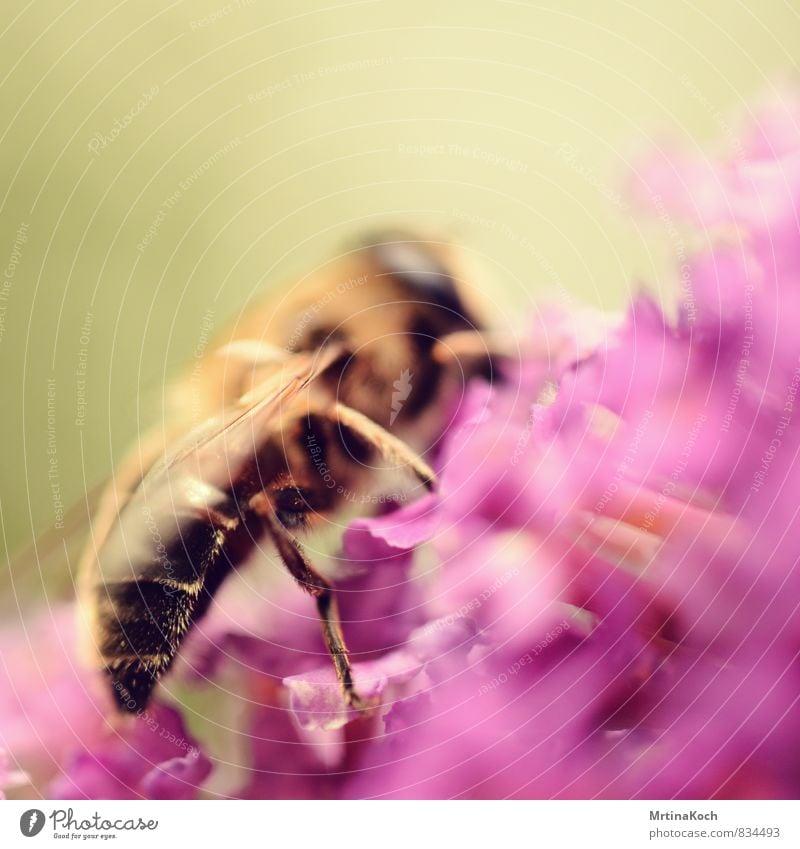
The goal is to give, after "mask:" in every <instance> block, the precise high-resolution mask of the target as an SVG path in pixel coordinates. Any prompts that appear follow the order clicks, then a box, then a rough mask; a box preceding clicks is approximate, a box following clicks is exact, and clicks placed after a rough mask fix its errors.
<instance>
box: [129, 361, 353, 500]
mask: <svg viewBox="0 0 800 849" xmlns="http://www.w3.org/2000/svg"><path fill="white" fill-rule="evenodd" d="M346 353H347V352H346V350H345V349H344V348H343V347H342V346H339V345H329V346H326V347H324V348H321V349H319V350H317V351H314V352H310V353H299V354H287V356H286V358H285V360H284V361H283V362H282V363H280V364H278V365H276V369H275V371H273V372H272V374H271V375H270V376H269V377H268V378H267V379H266V380H264V381H263V382H262V383H261V384H259V385H257V386H255V387H254V388H253V389H251V390H249V391H248V392H247V393H246V394H245V395H243V396H242V397H241V398H240V399H239V400H238V402H237V403H236V404H235V405H234V406H232V407H229V408H228V409H226V410H224V411H223V413H222V414H221V415H220V416H219V417H218V418H214V419H211V420H209V421H207V422H205V423H204V424H202V425H201V426H200V427H199V428H197V429H195V430H194V431H193V432H192V433H190V434H188V435H187V436H186V437H185V438H183V439H182V440H180V441H179V442H178V443H176V444H175V446H174V447H173V449H172V450H171V451H170V452H169V453H168V454H167V455H166V456H165V457H164V458H163V460H162V461H161V462H160V463H157V464H156V465H155V466H154V467H153V469H152V470H151V471H150V473H149V474H148V475H147V476H146V477H145V479H144V481H143V484H144V485H145V486H147V487H148V488H149V487H150V486H151V485H153V484H155V483H156V482H157V481H158V480H160V479H164V478H165V477H168V478H170V479H172V480H173V481H174V480H175V479H176V478H179V477H180V476H181V475H182V474H188V475H191V476H192V477H193V478H194V479H196V480H197V481H203V482H204V483H205V484H207V485H210V486H212V487H215V488H220V489H227V488H228V487H229V486H230V485H231V484H232V483H235V482H236V480H237V478H238V474H239V472H240V471H241V469H242V467H243V466H244V465H245V464H247V463H249V462H250V461H251V460H252V459H253V457H254V454H255V453H256V452H257V450H258V447H259V445H260V444H261V442H262V441H263V434H265V433H266V432H267V431H268V430H269V427H270V424H271V423H272V422H273V421H275V420H277V419H278V418H279V417H280V414H281V411H282V410H283V409H284V408H285V407H286V406H287V405H288V404H290V403H291V402H292V401H293V400H294V399H295V398H296V397H297V396H298V395H299V394H300V393H301V392H302V391H303V390H304V389H305V388H306V387H307V386H308V385H309V384H310V383H311V382H312V381H314V380H315V379H316V378H317V377H319V376H320V375H321V374H322V373H323V372H325V371H326V370H327V369H328V368H330V367H331V366H332V365H333V364H334V363H335V362H337V361H338V360H340V359H341V358H342V357H343V356H345V355H346Z"/></svg>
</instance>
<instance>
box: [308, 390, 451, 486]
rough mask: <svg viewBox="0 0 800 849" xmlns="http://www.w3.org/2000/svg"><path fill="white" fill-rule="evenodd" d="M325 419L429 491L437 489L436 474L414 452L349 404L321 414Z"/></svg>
mask: <svg viewBox="0 0 800 849" xmlns="http://www.w3.org/2000/svg"><path fill="white" fill-rule="evenodd" d="M320 412H321V413H322V415H325V416H327V417H329V418H332V419H333V420H334V421H335V422H336V423H337V424H338V425H340V426H341V427H346V428H350V430H352V431H353V432H354V433H356V434H357V435H358V436H360V437H361V438H362V439H363V440H365V441H366V442H368V443H369V444H370V445H371V446H372V447H373V448H375V449H376V450H377V451H378V452H379V453H380V455H381V457H383V459H384V460H386V461H387V462H388V463H394V464H395V465H397V466H405V467H407V468H409V469H411V471H412V472H413V473H414V474H415V475H416V476H417V478H418V479H419V480H420V481H421V482H422V483H423V484H424V485H425V488H426V489H428V490H433V489H435V488H436V484H437V480H436V473H435V472H434V471H433V469H432V468H431V467H430V466H429V465H428V464H427V463H426V462H425V461H424V460H423V459H422V457H420V456H419V454H417V453H416V452H415V451H413V450H412V449H411V448H410V447H409V446H408V445H406V443H405V442H403V440H402V439H398V438H397V437H396V436H395V435H394V434H391V433H389V431H388V430H386V429H385V428H383V427H381V426H380V425H379V424H378V423H377V422H374V421H373V420H372V419H371V418H369V417H368V416H365V415H364V414H363V413H359V412H358V410H354V409H353V408H352V407H348V406H347V405H346V404H341V403H339V402H337V403H336V404H334V405H333V410H332V411H330V410H325V411H320Z"/></svg>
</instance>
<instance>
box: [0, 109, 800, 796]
mask: <svg viewBox="0 0 800 849" xmlns="http://www.w3.org/2000/svg"><path fill="white" fill-rule="evenodd" d="M636 173H637V179H636V181H635V183H634V185H632V186H631V194H632V195H633V197H634V198H635V199H636V200H637V201H638V202H639V203H640V204H641V206H642V207H647V208H649V210H650V213H651V214H652V215H653V216H654V219H655V220H657V221H660V222H662V223H665V224H666V225H667V226H668V227H669V229H670V231H671V232H677V228H678V227H684V228H686V230H687V234H691V239H692V243H693V244H696V248H694V249H693V250H692V251H691V252H687V255H686V256H681V258H680V262H679V263H678V267H677V268H676V269H675V273H676V278H678V279H679V280H680V296H679V298H678V302H677V304H676V306H677V312H676V314H675V317H674V318H671V317H670V316H669V315H667V314H665V313H664V312H663V311H662V310H661V308H660V307H659V306H657V305H656V303H655V301H654V300H653V299H652V298H651V297H649V296H647V295H644V294H642V295H639V296H637V297H636V298H635V299H634V301H633V303H632V304H631V305H630V308H629V309H628V311H627V313H626V315H625V316H624V317H622V318H620V319H619V320H618V321H616V322H614V323H613V325H612V326H611V327H610V328H609V322H608V319H607V318H606V317H601V316H588V317H587V315H586V314H585V313H581V314H570V313H561V312H559V311H556V310H546V311H541V312H539V313H537V314H536V316H535V318H534V320H533V322H532V326H531V327H530V328H529V333H528V337H529V338H530V339H531V340H532V341H531V342H530V344H528V345H527V348H526V352H525V355H524V356H523V358H522V360H521V361H520V363H519V364H517V365H515V366H514V367H513V368H512V367H509V368H508V369H507V373H506V374H505V375H504V380H503V381H501V382H497V383H495V384H494V385H492V386H490V385H488V384H486V383H484V382H482V381H477V382H475V383H473V384H471V385H470V386H469V387H468V389H467V393H466V395H465V397H464V398H463V399H462V402H461V404H460V406H459V409H458V411H457V412H456V414H455V415H454V418H453V422H452V425H451V427H450V428H449V430H448V432H447V434H446V435H445V438H444V440H443V442H442V445H441V446H440V450H439V452H438V454H437V456H436V458H435V463H436V465H437V471H438V473H439V476H440V481H441V486H440V488H439V490H438V491H437V492H436V493H435V494H431V495H427V496H425V497H422V498H420V499H418V500H415V501H414V502H413V503H410V504H408V505H405V506H398V505H388V506H387V509H386V510H385V511H384V512H382V514H381V515H378V516H376V517H373V518H368V519H357V520H355V521H353V522H352V523H351V524H350V525H349V527H348V528H347V529H346V532H345V533H344V537H343V540H342V543H341V552H340V563H341V564H343V565H341V568H340V578H339V580H338V581H337V590H338V594H339V598H340V607H341V618H342V621H343V625H344V630H345V633H346V635H347V638H348V642H349V645H350V648H351V650H352V654H353V659H354V662H355V679H356V684H357V687H358V690H359V692H360V694H361V695H362V696H363V697H365V698H367V699H369V700H370V701H371V703H372V704H373V706H374V707H373V709H372V710H371V711H370V712H368V713H367V714H359V713H357V712H355V711H354V710H352V709H350V708H348V707H347V706H346V705H345V704H344V702H343V700H342V696H341V692H340V688H339V686H338V684H337V682H336V680H335V676H334V673H333V671H332V669H331V666H330V664H329V662H328V661H327V659H326V657H325V652H324V648H323V645H322V641H321V638H320V635H319V632H318V626H317V623H316V621H315V618H314V614H313V610H312V609H311V606H309V604H308V599H307V598H305V597H304V596H303V595H302V594H300V593H298V592H297V591H296V588H295V587H293V586H292V585H291V582H290V581H289V579H288V578H286V577H284V576H282V575H281V574H280V573H278V572H277V571H276V572H275V574H271V575H269V576H268V578H267V579H266V580H267V586H266V587H257V586H255V585H254V583H253V581H254V579H249V578H247V577H246V576H242V577H241V578H240V580H239V582H238V583H236V584H234V585H232V586H231V587H229V588H226V589H225V590H224V592H223V594H222V596H221V597H220V600H219V603H218V604H217V605H216V606H215V609H214V610H213V611H212V613H211V614H210V615H209V617H208V618H207V619H206V620H204V622H203V623H201V625H200V626H199V627H198V629H197V631H196V633H195V634H193V636H192V638H191V640H190V642H189V644H188V645H187V648H186V651H185V652H184V655H183V658H182V660H181V665H180V667H179V669H178V670H176V673H175V674H174V675H173V676H172V677H171V678H170V679H168V680H167V682H166V684H165V686H164V688H163V690H162V693H161V695H160V696H159V698H160V699H161V700H162V701H163V702H167V701H170V702H172V703H173V704H176V703H182V704H183V717H182V716H181V714H180V713H179V712H178V710H177V709H176V708H174V707H168V706H167V704H166V703H160V704H155V705H154V706H153V707H152V711H151V713H149V714H143V715H142V716H139V717H137V718H135V719H133V720H131V721H130V722H127V723H120V722H117V721H113V722H112V721H109V720H108V719H107V718H106V717H107V716H108V715H109V711H108V704H107V702H106V697H105V696H104V695H103V694H102V693H101V692H99V691H98V690H97V689H96V687H95V683H94V682H93V681H92V680H91V679H90V678H87V677H86V674H85V673H84V672H82V671H81V670H80V668H79V666H78V664H77V663H76V661H75V660H74V653H73V651H72V648H71V645H70V641H71V639H72V638H71V633H72V629H71V623H70V620H69V619H68V618H65V617H68V616H69V615H70V613H69V611H65V612H57V613H56V614H54V613H53V612H52V611H48V612H47V614H46V615H43V616H42V617H41V619H40V621H38V622H36V623H31V622H29V623H27V626H26V632H25V635H24V636H23V637H22V638H20V637H19V635H15V634H12V633H7V634H4V635H2V637H0V639H2V641H3V658H4V661H5V662H4V664H3V665H2V666H0V679H5V680H0V745H2V746H3V747H5V748H6V749H7V750H8V751H9V752H10V753H11V755H12V756H13V757H14V759H15V761H16V762H17V763H18V764H20V765H21V766H22V767H23V768H24V769H25V770H26V771H27V772H28V773H29V774H30V776H31V781H33V782H34V783H35V785H36V787H37V788H38V789H39V791H40V792H43V793H45V794H46V795H51V796H55V797H59V798H75V797H77V798H83V797H89V798H109V797H114V798H140V797H145V798H188V797H191V796H203V795H206V796H214V795H218V796H235V797H240V798H286V797H292V798H554V797H557V798H636V797H639V798H681V797H683V798H711V797H749V798H752V797H762V796H763V797H771V798H797V795H798V793H800V767H799V766H798V760H797V758H796V756H795V755H794V747H795V746H796V741H797V739H800V698H798V692H800V667H798V663H797V657H798V652H800V616H798V610H797V608H798V605H800V566H798V563H800V464H798V463H797V458H798V452H799V451H800V400H798V390H799V389H800V341H798V340H800V336H799V335H798V334H797V331H796V329H795V328H794V327H793V322H794V320H795V317H796V316H798V315H800V223H799V222H800V217H798V208H799V207H800V204H798V202H800V98H798V97H796V96H794V95H793V94H791V93H789V94H784V95H782V96H781V97H779V98H776V99H775V100H774V101H771V102H769V103H767V104H766V105H765V106H764V108H763V109H762V111H761V112H759V113H757V115H756V119H755V120H754V121H753V123H752V125H751V126H750V127H749V128H748V129H747V130H746V132H745V136H744V139H743V141H742V143H741V145H740V146H739V148H738V149H737V151H736V152H735V155H732V156H730V157H723V158H720V159H716V160H713V161H710V160H707V159H705V158H703V157H700V156H692V155H690V154H688V153H684V152H682V151H680V150H677V151H675V150H672V151H671V152H670V153H669V154H668V155H667V154H664V153H663V152H658V153H657V154H653V155H648V156H646V157H644V158H643V160H642V161H641V162H640V163H639V167H638V168H637V169H636ZM643 214H646V213H643ZM686 239H687V241H689V239H690V235H687V237H686ZM526 338H527V337H526ZM262 591H263V592H262ZM259 595H262V596H263V597H262V598H259ZM43 646H46V647H47V648H46V650H43ZM184 721H186V722H188V723H189V724H190V725H191V726H192V728H193V733H192V735H190V734H189V732H188V731H187V730H186V728H185V727H184ZM198 741H202V742H198ZM5 781H8V773H7V772H4V766H3V762H2V761H0V787H1V786H2V783H3V782H5Z"/></svg>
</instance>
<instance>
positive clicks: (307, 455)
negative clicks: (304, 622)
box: [79, 233, 495, 713]
mask: <svg viewBox="0 0 800 849" xmlns="http://www.w3.org/2000/svg"><path fill="white" fill-rule="evenodd" d="M483 314H484V310H483V309H482V308H481V307H480V306H479V304H478V303H477V301H476V297H475V294H474V291H473V290H472V289H471V287H468V286H467V285H466V280H465V275H464V273H463V270H462V266H461V264H460V260H459V257H458V255H457V254H456V252H455V251H454V249H452V248H451V247H450V246H448V245H446V244H445V243H442V242H431V241H426V240H425V239H422V238H420V237H415V236H413V235H412V234H404V233H386V234H382V235H380V236H376V237H374V238H371V239H367V240H365V241H364V242H363V243H362V244H360V245H359V246H358V247H356V248H354V249H353V250H351V251H348V252H346V253H345V254H343V255H342V256H341V257H339V258H338V259H337V260H335V261H333V262H332V263H329V264H328V265H327V266H325V267H324V268H323V269H322V270H319V271H317V272H315V273H313V274H310V275H308V276H307V278H306V279H305V280H303V281H302V284H301V285H299V286H297V287H294V289H293V290H292V291H291V292H290V293H289V294H288V295H285V296H284V297H283V298H276V297H274V296H272V297H269V298H267V299H265V300H263V301H261V302H259V303H258V304H257V305H256V306H255V307H254V308H252V309H251V310H250V312H249V313H247V314H246V315H244V316H243V317H242V318H241V319H240V321H239V322H238V323H237V325H236V327H235V328H234V329H233V330H232V331H231V332H229V333H228V335H227V336H225V337H223V338H222V339H221V340H220V343H219V344H218V345H216V346H215V347H214V348H213V349H212V350H210V351H209V353H207V354H204V355H203V360H202V363H201V366H202V367H201V369H200V373H201V374H202V382H201V383H200V384H199V385H198V381H196V380H195V381H193V382H192V383H193V386H192V387H191V389H189V388H188V384H189V382H190V381H188V380H184V381H183V382H182V383H179V384H178V385H177V386H176V387H175V390H174V392H173V398H174V405H173V406H174V407H175V411H176V412H175V415H174V417H173V418H171V419H170V423H169V425H168V426H167V427H164V428H162V429H161V430H160V431H159V432H158V433H157V434H156V435H154V436H151V437H148V438H145V439H144V440H143V441H142V442H141V443H140V444H139V445H138V446H137V447H136V449H135V450H134V452H133V453H132V455H131V456H130V459H129V460H127V461H126V462H124V463H123V464H122V465H121V466H120V468H119V470H118V471H117V474H116V475H115V476H114V479H113V482H112V483H111V484H110V485H109V486H108V488H107V490H106V491H105V493H104V495H103V497H102V500H101V503H100V506H99V508H98V511H97V514H96V516H95V518H94V520H93V522H92V533H91V538H90V541H89V543H88V545H87V547H86V549H85V551H84V554H83V556H82V558H81V565H80V575H79V601H80V604H79V611H80V617H81V622H82V623H83V627H84V636H85V643H86V646H87V650H88V651H89V652H90V654H91V658H92V662H93V663H94V664H96V665H97V666H98V667H99V668H100V669H101V670H102V671H104V673H105V675H106V676H107V679H108V682H109V685H110V690H111V693H112V695H113V699H114V703H115V705H116V706H118V708H119V709H120V710H121V711H122V712H132V713H135V712H140V711H142V710H143V709H144V708H145V707H146V705H147V703H148V700H149V699H150V697H151V695H152V692H153V690H154V688H155V687H156V685H157V683H158V682H159V680H160V679H161V677H162V676H163V675H164V674H165V673H167V671H168V670H169V669H170V666H171V665H172V663H173V661H174V660H175V658H176V656H177V654H178V652H179V651H180V648H181V644H182V642H183V640H184V638H185V637H186V635H187V634H188V633H189V631H190V630H191V629H192V627H193V626H194V625H195V623H197V622H198V620H200V618H201V617H202V616H204V614H206V613H207V611H208V610H209V608H210V606H211V604H212V601H213V599H214V595H215V593H216V592H217V591H218V590H219V588H220V586H221V585H222V584H223V582H224V581H225V580H226V578H227V577H228V576H229V575H230V574H231V573H232V572H233V571H234V570H236V569H239V568H240V567H242V566H244V565H245V564H246V563H247V561H248V560H249V559H250V558H252V557H254V556H257V555H258V552H259V550H260V549H259V546H260V545H261V544H262V543H266V544H269V545H271V546H272V548H273V549H274V551H275V552H276V553H277V556H278V557H279V559H280V560H281V561H282V563H283V564H284V565H285V567H286V569H287V570H288V571H289V573H290V574H291V576H292V577H293V578H294V579H295V581H296V582H297V584H298V585H299V586H300V587H301V588H302V589H303V590H305V591H306V592H307V593H308V594H309V595H310V596H311V597H312V598H313V600H314V602H315V603H316V609H317V612H318V614H319V619H320V622H321V627H322V635H323V638H324V641H325V645H326V647H327V650H328V652H329V654H330V657H331V659H332V662H333V665H334V668H335V671H336V675H337V678H338V680H339V682H340V684H341V688H342V692H343V696H344V699H345V700H346V702H347V703H348V704H350V705H351V706H353V707H355V708H356V709H360V710H364V709H366V708H367V705H366V704H365V702H364V700H363V699H362V698H361V697H360V696H359V694H358V692H357V690H356V687H355V684H354V681H353V673H352V668H351V662H350V658H349V655H348V650H347V646H346V643H345V639H344V635H343V633H342V628H341V626H340V623H339V619H338V614H337V606H336V598H335V594H334V588H333V586H332V583H331V581H329V580H328V579H326V578H324V577H323V576H322V575H321V574H320V572H319V571H318V570H317V568H315V566H314V564H313V563H311V562H310V560H309V558H308V557H307V555H306V553H305V551H304V548H303V545H302V543H301V541H300V539H299V538H302V537H303V536H304V535H306V534H309V533H311V532H312V531H313V530H314V528H315V526H316V525H318V524H319V523H320V521H321V520H323V519H325V518H326V517H331V516H334V515H336V514H337V512H338V511H340V510H341V509H342V508H343V506H345V505H344V502H345V501H346V499H347V498H348V496H349V495H350V494H352V493H354V492H359V491H362V492H363V491H365V490H366V489H369V488H370V487H376V486H379V485H380V484H379V483H378V481H379V480H380V478H381V474H382V471H385V470H387V469H394V470H398V469H401V470H407V471H408V473H409V483H411V482H412V481H413V482H415V485H416V486H417V488H418V489H419V491H420V492H424V491H425V490H430V489H433V488H434V487H435V486H436V476H435V474H434V471H433V470H432V468H431V465H430V463H429V461H428V460H427V459H425V455H426V454H427V453H428V452H430V451H431V450H432V448H433V447H434V446H435V444H436V441H437V439H438V438H439V437H440V436H441V434H442V433H443V430H444V428H445V427H446V423H447V416H448V412H449V411H452V410H453V409H454V407H455V406H456V405H457V403H458V398H459V396H460V393H461V392H463V389H464V386H465V383H466V382H467V381H468V380H470V379H471V378H473V377H477V376H479V375H483V376H484V377H488V378H491V375H492V374H493V373H494V371H495V365H494V356H493V354H492V353H491V351H490V349H489V344H488V342H487V335H486V333H485V331H486V327H485V324H484V319H483V317H482V316H483Z"/></svg>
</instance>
